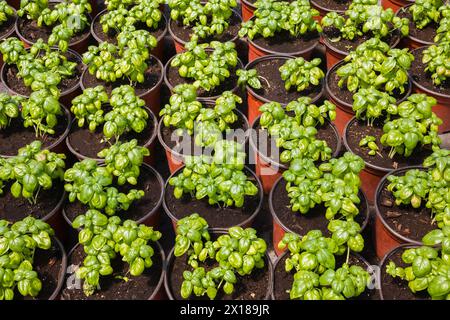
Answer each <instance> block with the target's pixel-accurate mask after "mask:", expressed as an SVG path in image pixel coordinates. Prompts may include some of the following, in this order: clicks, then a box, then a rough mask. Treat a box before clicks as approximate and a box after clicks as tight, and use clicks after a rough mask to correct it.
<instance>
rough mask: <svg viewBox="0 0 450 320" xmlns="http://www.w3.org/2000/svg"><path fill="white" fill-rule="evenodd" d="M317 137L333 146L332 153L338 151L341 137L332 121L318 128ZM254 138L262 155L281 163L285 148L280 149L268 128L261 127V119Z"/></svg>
mask: <svg viewBox="0 0 450 320" xmlns="http://www.w3.org/2000/svg"><path fill="white" fill-rule="evenodd" d="M316 138H317V139H319V140H324V141H325V142H326V143H327V145H328V146H329V147H330V148H331V150H332V154H334V153H335V152H336V151H337V150H336V149H337V147H338V142H339V139H340V137H339V136H338V135H336V132H335V131H334V130H333V127H332V126H331V124H330V123H328V122H326V124H325V125H324V126H321V127H320V128H318V130H317V135H316ZM253 139H254V140H253V141H256V146H257V149H258V151H259V152H261V154H262V155H264V156H266V157H268V158H270V159H271V160H273V161H274V162H275V163H280V155H281V153H282V152H283V151H284V149H283V148H281V149H279V148H277V147H276V145H275V138H273V137H271V136H270V135H269V133H268V131H267V130H266V129H262V128H261V126H260V124H259V120H258V123H257V124H256V130H255V134H254V136H253ZM272 144H273V146H274V147H275V150H273V149H272Z"/></svg>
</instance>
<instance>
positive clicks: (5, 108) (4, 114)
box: [0, 92, 25, 129]
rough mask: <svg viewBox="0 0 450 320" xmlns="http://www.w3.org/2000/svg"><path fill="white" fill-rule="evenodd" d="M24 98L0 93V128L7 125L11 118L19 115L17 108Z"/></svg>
mask: <svg viewBox="0 0 450 320" xmlns="http://www.w3.org/2000/svg"><path fill="white" fill-rule="evenodd" d="M24 100H25V99H24V98H22V97H21V96H10V95H9V94H7V93H3V92H1V93H0V129H5V128H6V127H8V126H9V124H10V123H11V120H12V119H14V118H17V117H18V116H19V114H20V111H19V109H20V106H21V104H22V102H23V101H24Z"/></svg>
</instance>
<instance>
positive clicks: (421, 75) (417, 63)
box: [409, 47, 450, 121]
mask: <svg viewBox="0 0 450 320" xmlns="http://www.w3.org/2000/svg"><path fill="white" fill-rule="evenodd" d="M426 48H427V47H421V48H419V49H416V50H414V51H413V52H411V53H412V54H413V55H414V61H413V62H412V64H411V69H409V74H410V76H411V77H412V78H413V79H414V81H415V82H417V83H419V84H420V85H421V86H423V87H425V88H426V89H428V90H430V91H432V92H436V93H440V94H445V95H447V96H450V80H449V79H447V80H446V81H444V82H442V83H441V85H440V86H436V85H434V83H433V80H432V79H431V74H430V73H429V72H427V71H425V68H426V67H427V66H426V65H425V64H424V63H422V57H423V51H424V50H425V49H426ZM443 120H444V121H445V120H447V121H448V119H443Z"/></svg>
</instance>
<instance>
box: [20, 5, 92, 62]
mask: <svg viewBox="0 0 450 320" xmlns="http://www.w3.org/2000/svg"><path fill="white" fill-rule="evenodd" d="M58 2H60V1H49V3H58ZM87 18H88V21H92V18H91V15H90V14H87ZM21 19H22V18H20V17H19V18H18V19H17V20H16V34H17V36H18V37H19V39H20V40H21V41H22V42H23V44H24V45H25V48H29V47H31V46H32V45H33V44H34V42H33V41H31V40H29V39H27V38H25V36H24V35H23V34H22V33H21V32H20V30H19V22H20V21H21ZM91 39H92V38H91V33H90V32H88V33H86V34H85V35H84V36H83V38H81V39H80V40H77V41H75V42H69V49H72V50H74V51H76V52H77V53H79V54H83V53H84V52H86V51H87V49H88V47H89V44H90V42H91Z"/></svg>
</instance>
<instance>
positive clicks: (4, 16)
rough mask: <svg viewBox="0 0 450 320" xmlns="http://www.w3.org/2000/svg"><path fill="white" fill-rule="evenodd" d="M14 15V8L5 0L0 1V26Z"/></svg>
mask: <svg viewBox="0 0 450 320" xmlns="http://www.w3.org/2000/svg"><path fill="white" fill-rule="evenodd" d="M13 15H14V9H13V8H12V7H11V6H9V4H8V2H6V1H5V0H2V1H0V26H1V25H3V24H4V23H5V22H6V21H8V19H9V18H10V17H12V16H13Z"/></svg>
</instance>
